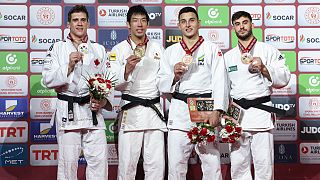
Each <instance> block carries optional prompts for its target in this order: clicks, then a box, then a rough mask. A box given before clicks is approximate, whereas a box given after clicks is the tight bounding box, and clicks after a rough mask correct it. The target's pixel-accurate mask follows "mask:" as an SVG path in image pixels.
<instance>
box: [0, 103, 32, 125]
mask: <svg viewBox="0 0 320 180" xmlns="http://www.w3.org/2000/svg"><path fill="white" fill-rule="evenodd" d="M28 102H29V100H28V98H0V120H21V119H27V118H28V107H29V105H28V104H29V103H28Z"/></svg>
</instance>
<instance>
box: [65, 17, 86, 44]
mask: <svg viewBox="0 0 320 180" xmlns="http://www.w3.org/2000/svg"><path fill="white" fill-rule="evenodd" d="M89 25H90V24H89V22H88V17H87V16H86V13H84V12H77V13H72V14H71V20H70V22H68V27H69V28H70V34H71V35H73V36H74V37H76V38H80V39H81V38H83V37H84V36H85V35H86V34H87V29H88V28H89Z"/></svg>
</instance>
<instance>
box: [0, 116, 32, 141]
mask: <svg viewBox="0 0 320 180" xmlns="http://www.w3.org/2000/svg"><path fill="white" fill-rule="evenodd" d="M27 141H28V123H27V122H26V121H21V122H0V143H4V142H27Z"/></svg>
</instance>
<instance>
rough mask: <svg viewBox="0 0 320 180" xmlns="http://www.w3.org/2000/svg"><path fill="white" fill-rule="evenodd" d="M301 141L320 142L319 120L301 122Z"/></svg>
mask: <svg viewBox="0 0 320 180" xmlns="http://www.w3.org/2000/svg"><path fill="white" fill-rule="evenodd" d="M299 122H300V139H301V140H313V141H318V140H319V139H320V122H319V120H300V121H299Z"/></svg>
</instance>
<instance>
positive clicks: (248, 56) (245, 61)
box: [241, 53, 253, 64]
mask: <svg viewBox="0 0 320 180" xmlns="http://www.w3.org/2000/svg"><path fill="white" fill-rule="evenodd" d="M252 59H253V56H252V55H251V54H250V53H243V54H241V61H242V63H243V64H250V63H251V61H252Z"/></svg>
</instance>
